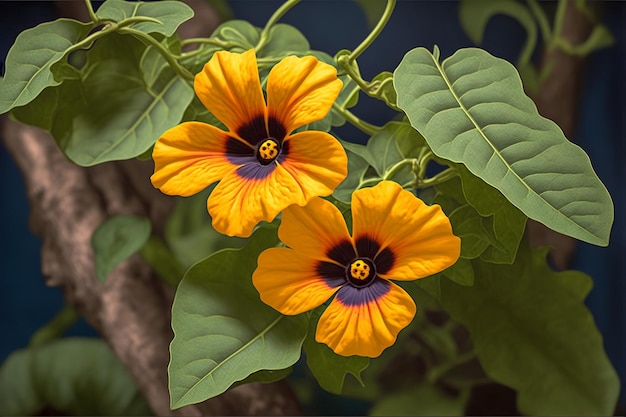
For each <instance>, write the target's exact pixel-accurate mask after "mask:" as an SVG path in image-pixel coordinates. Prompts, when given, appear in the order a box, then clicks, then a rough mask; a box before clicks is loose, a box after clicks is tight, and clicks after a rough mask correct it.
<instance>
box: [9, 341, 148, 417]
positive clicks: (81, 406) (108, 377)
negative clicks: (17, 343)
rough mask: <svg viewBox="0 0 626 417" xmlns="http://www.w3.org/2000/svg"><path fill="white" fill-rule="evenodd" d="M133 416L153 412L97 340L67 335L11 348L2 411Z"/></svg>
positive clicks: (125, 372) (109, 353)
mask: <svg viewBox="0 0 626 417" xmlns="http://www.w3.org/2000/svg"><path fill="white" fill-rule="evenodd" d="M44 407H48V408H51V409H53V410H56V411H57V412H61V413H63V414H61V415H76V416H81V415H82V416H96V415H101V416H107V415H109V416H129V415H139V416H141V415H150V414H151V411H150V408H149V407H148V405H147V403H146V401H145V400H144V398H143V397H142V396H141V394H140V393H139V391H138V390H137V387H136V386H135V383H134V381H133V380H132V379H131V377H130V375H129V374H128V372H127V371H126V369H125V368H124V367H123V366H122V365H121V364H120V363H119V361H118V360H117V358H116V357H115V355H113V353H112V352H111V351H110V350H109V348H108V347H107V345H106V344H105V343H104V342H102V341H101V340H99V339H86V338H68V339H59V340H57V341H54V342H50V343H48V344H45V345H42V346H38V347H34V348H28V349H22V350H18V351H15V352H13V353H12V354H11V355H10V356H9V357H8V358H7V360H6V361H5V362H4V364H3V365H2V368H0V414H1V415H5V416H6V415H13V416H15V415H23V416H29V415H31V416H32V415H38V413H40V412H42V410H43V409H44Z"/></svg>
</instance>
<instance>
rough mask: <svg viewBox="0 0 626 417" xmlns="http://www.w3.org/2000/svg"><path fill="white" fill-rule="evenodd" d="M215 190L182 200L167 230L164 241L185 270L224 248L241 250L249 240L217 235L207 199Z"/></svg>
mask: <svg viewBox="0 0 626 417" xmlns="http://www.w3.org/2000/svg"><path fill="white" fill-rule="evenodd" d="M212 189H213V187H210V188H209V189H208V190H205V191H204V192H201V193H198V194H196V195H193V196H191V197H184V198H183V197H179V198H178V199H177V200H176V205H175V206H174V210H173V211H172V214H171V215H170V217H169V218H168V221H167V224H166V226H165V237H166V240H167V243H168V245H169V246H170V247H171V248H172V251H173V252H174V254H175V255H176V258H177V259H178V260H179V261H180V262H181V263H182V264H183V265H184V266H185V268H187V267H190V266H191V265H193V264H194V263H196V262H198V261H200V260H201V259H204V258H206V256H207V255H208V254H211V253H214V252H217V251H218V250H220V249H224V248H240V247H242V246H244V245H245V244H246V242H247V239H242V238H239V237H229V236H225V235H223V234H221V233H218V232H217V231H216V230H215V229H214V228H213V226H212V225H211V216H209V214H208V213H207V209H206V205H207V198H208V195H209V193H210V191H211V190H212Z"/></svg>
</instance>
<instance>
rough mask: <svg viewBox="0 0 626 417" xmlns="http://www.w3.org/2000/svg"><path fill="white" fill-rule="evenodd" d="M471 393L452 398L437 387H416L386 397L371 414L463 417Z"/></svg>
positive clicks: (374, 407)
mask: <svg viewBox="0 0 626 417" xmlns="http://www.w3.org/2000/svg"><path fill="white" fill-rule="evenodd" d="M468 394H469V392H468V391H465V392H461V393H460V394H459V395H458V396H456V397H455V396H452V395H450V394H449V393H446V392H444V391H443V390H442V389H441V388H438V387H437V386H436V385H426V384H424V385H416V386H414V387H411V388H408V389H404V390H402V391H400V392H395V393H393V394H390V395H386V396H384V397H383V398H382V399H380V400H379V401H377V402H376V403H375V404H374V405H373V407H372V409H371V410H370V412H369V415H370V416H462V415H465V405H466V403H467V400H468V399H469V395H468Z"/></svg>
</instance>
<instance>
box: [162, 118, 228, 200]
mask: <svg viewBox="0 0 626 417" xmlns="http://www.w3.org/2000/svg"><path fill="white" fill-rule="evenodd" d="M228 140H229V137H228V134H226V132H223V131H222V130H220V129H218V128H216V127H215V126H211V125H208V124H205V123H200V122H186V123H182V124H180V125H178V126H175V127H173V128H171V129H169V130H167V131H166V132H165V133H163V135H162V136H161V137H160V138H159V140H157V142H156V144H155V145H154V150H153V151H152V158H153V159H154V174H152V177H150V180H151V181H152V184H153V185H154V186H155V187H157V188H159V189H160V190H161V191H162V192H164V193H165V194H169V195H181V196H190V195H193V194H196V193H198V192H200V191H202V190H203V189H205V188H206V187H208V186H209V185H211V184H212V183H214V182H215V181H218V180H220V179H221V178H223V177H224V176H225V175H226V174H228V173H229V172H231V171H233V170H234V169H236V168H237V165H236V164H233V163H232V162H231V161H230V160H228V159H227V158H226V153H225V150H226V143H227V141H228ZM230 140H233V139H230Z"/></svg>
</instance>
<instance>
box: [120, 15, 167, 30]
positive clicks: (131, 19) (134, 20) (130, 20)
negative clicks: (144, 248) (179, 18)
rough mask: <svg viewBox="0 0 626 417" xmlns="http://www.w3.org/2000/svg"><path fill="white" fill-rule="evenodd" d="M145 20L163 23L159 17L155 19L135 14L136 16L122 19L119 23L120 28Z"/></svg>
mask: <svg viewBox="0 0 626 417" xmlns="http://www.w3.org/2000/svg"><path fill="white" fill-rule="evenodd" d="M143 22H150V23H157V24H159V25H162V24H163V22H161V21H160V20H158V19H155V18H153V17H148V16H134V17H129V18H127V19H124V20H122V21H121V22H119V23H118V26H119V27H120V28H123V27H126V26H130V25H132V24H134V23H143Z"/></svg>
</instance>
